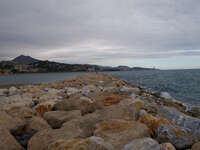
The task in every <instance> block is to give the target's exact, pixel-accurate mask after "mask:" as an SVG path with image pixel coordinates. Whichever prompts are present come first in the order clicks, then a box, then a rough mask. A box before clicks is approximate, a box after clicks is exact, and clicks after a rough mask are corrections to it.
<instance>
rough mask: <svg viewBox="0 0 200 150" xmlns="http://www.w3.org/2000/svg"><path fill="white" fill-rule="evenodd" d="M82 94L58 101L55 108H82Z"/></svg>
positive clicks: (63, 109) (69, 109)
mask: <svg viewBox="0 0 200 150" xmlns="http://www.w3.org/2000/svg"><path fill="white" fill-rule="evenodd" d="M80 104H81V100H80V95H79V94H76V95H72V96H71V97H70V98H68V99H65V100H63V101H60V102H57V103H56V104H55V106H54V108H53V109H54V110H59V111H71V110H80V106H81V105H80Z"/></svg>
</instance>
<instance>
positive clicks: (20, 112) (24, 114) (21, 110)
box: [5, 105, 38, 119]
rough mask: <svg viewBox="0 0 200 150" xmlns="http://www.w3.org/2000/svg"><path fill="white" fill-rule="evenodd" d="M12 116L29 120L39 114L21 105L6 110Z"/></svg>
mask: <svg viewBox="0 0 200 150" xmlns="http://www.w3.org/2000/svg"><path fill="white" fill-rule="evenodd" d="M5 111H6V112H7V113H8V114H9V115H10V116H12V117H14V118H21V119H29V118H32V117H33V116H37V115H38V114H37V112H36V111H35V110H33V109H31V108H29V107H25V106H23V105H22V106H21V105H12V106H11V107H8V108H7V109H6V110H5Z"/></svg>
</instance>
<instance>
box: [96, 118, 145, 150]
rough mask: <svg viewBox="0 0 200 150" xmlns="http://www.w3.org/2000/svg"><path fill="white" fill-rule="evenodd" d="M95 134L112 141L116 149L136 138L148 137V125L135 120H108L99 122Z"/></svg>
mask: <svg viewBox="0 0 200 150" xmlns="http://www.w3.org/2000/svg"><path fill="white" fill-rule="evenodd" d="M96 126H97V129H96V130H95V133H94V135H95V136H98V137H102V138H103V139H104V140H105V141H107V142H108V143H111V144H112V145H113V146H114V147H115V149H116V150H120V149H122V148H123V146H124V145H125V144H128V143H129V142H130V141H132V140H134V139H136V138H142V137H148V136H149V129H148V128H147V127H146V125H144V124H142V123H139V122H135V121H124V120H107V121H102V122H100V123H98V124H97V125H96Z"/></svg>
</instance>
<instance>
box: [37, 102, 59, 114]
mask: <svg viewBox="0 0 200 150" xmlns="http://www.w3.org/2000/svg"><path fill="white" fill-rule="evenodd" d="M54 105H55V102H53V101H52V102H43V103H40V104H38V105H37V106H35V110H36V111H37V112H38V113H39V114H40V116H41V117H43V116H44V113H45V112H48V111H51V110H52V109H53V107H54Z"/></svg>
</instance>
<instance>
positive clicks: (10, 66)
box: [0, 55, 152, 74]
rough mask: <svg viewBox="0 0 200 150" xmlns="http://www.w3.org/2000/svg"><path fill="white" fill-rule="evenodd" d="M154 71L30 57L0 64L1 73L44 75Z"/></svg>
mask: <svg viewBox="0 0 200 150" xmlns="http://www.w3.org/2000/svg"><path fill="white" fill-rule="evenodd" d="M132 70H152V69H151V68H142V67H133V68H131V67H128V66H118V67H110V66H99V65H90V64H66V63H59V62H53V61H48V60H46V61H43V60H38V59H35V58H32V57H30V56H24V55H20V56H18V57H16V58H15V59H13V60H11V61H2V62H0V73H3V74H12V73H42V72H45V73H47V72H101V71H132Z"/></svg>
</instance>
